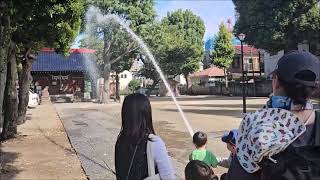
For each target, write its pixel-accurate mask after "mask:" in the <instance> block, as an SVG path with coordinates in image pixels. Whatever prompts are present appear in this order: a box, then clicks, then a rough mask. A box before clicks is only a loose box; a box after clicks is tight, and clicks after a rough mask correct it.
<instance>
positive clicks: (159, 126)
mask: <svg viewBox="0 0 320 180" xmlns="http://www.w3.org/2000/svg"><path fill="white" fill-rule="evenodd" d="M154 127H156V132H159V135H160V137H161V138H162V139H163V141H164V142H166V146H167V147H169V148H168V151H169V155H170V156H171V157H175V158H176V159H178V160H179V161H182V162H184V161H186V160H188V157H189V152H191V150H192V149H193V145H192V139H191V138H190V135H189V133H187V132H181V131H175V130H173V129H172V126H171V123H169V122H167V121H156V122H154ZM186 150H187V151H186Z"/></svg>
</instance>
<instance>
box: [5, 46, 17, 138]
mask: <svg viewBox="0 0 320 180" xmlns="http://www.w3.org/2000/svg"><path fill="white" fill-rule="evenodd" d="M15 55H16V46H15V44H14V43H11V45H10V50H9V53H8V70H7V82H6V89H5V95H6V96H5V98H4V103H5V107H4V121H3V130H2V133H1V140H5V139H9V138H13V137H14V136H15V135H16V134H17V117H18V99H17V88H16V79H17V62H16V57H15Z"/></svg>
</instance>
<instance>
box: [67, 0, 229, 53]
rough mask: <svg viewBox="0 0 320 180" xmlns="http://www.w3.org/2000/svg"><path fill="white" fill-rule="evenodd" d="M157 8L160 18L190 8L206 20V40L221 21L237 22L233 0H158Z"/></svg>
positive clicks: (75, 45)
mask: <svg viewBox="0 0 320 180" xmlns="http://www.w3.org/2000/svg"><path fill="white" fill-rule="evenodd" d="M155 9H156V12H157V16H158V18H159V19H161V18H163V17H164V16H166V15H167V13H168V12H171V11H175V10H177V9H183V10H186V9H190V10H191V11H192V12H193V13H194V14H196V15H198V16H200V17H201V19H202V20H203V21H204V24H205V27H206V32H205V34H204V40H206V39H207V38H208V37H212V36H214V35H215V33H217V32H218V30H219V24H220V23H221V22H226V21H227V19H228V18H230V19H231V21H232V24H234V22H235V10H234V5H233V3H232V1H231V0H156V1H155ZM81 38H82V36H81V35H80V36H78V37H77V39H76V42H75V43H74V45H73V46H72V47H79V43H78V41H79V39H81Z"/></svg>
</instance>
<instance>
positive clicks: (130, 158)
mask: <svg viewBox="0 0 320 180" xmlns="http://www.w3.org/2000/svg"><path fill="white" fill-rule="evenodd" d="M121 118H122V127H121V131H120V133H119V136H118V139H117V142H116V145H115V168H116V177H117V179H118V180H142V179H145V178H147V177H149V176H150V174H149V173H148V169H150V168H152V169H153V168H154V169H155V173H158V174H159V176H160V178H161V179H163V180H172V179H175V176H174V171H173V167H172V164H171V161H170V158H169V156H168V153H167V150H166V147H165V144H164V142H163V141H162V139H161V138H160V137H159V136H156V135H155V131H154V128H153V124H152V112H151V105H150V102H149V99H148V98H147V97H146V96H144V95H142V94H131V95H128V96H127V97H125V99H124V102H123V106H122V112H121ZM148 143H150V145H151V154H152V158H153V161H152V163H154V167H148V164H149V163H148V160H147V159H148V155H150V154H148V153H147V146H148Z"/></svg>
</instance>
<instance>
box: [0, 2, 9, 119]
mask: <svg viewBox="0 0 320 180" xmlns="http://www.w3.org/2000/svg"><path fill="white" fill-rule="evenodd" d="M11 8H12V2H9V1H5V0H1V1H0V125H1V123H2V121H3V100H4V97H5V87H6V80H7V63H8V61H7V55H8V51H9V45H10V43H11V31H12V27H11V14H12V12H11V11H10V9H11Z"/></svg>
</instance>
